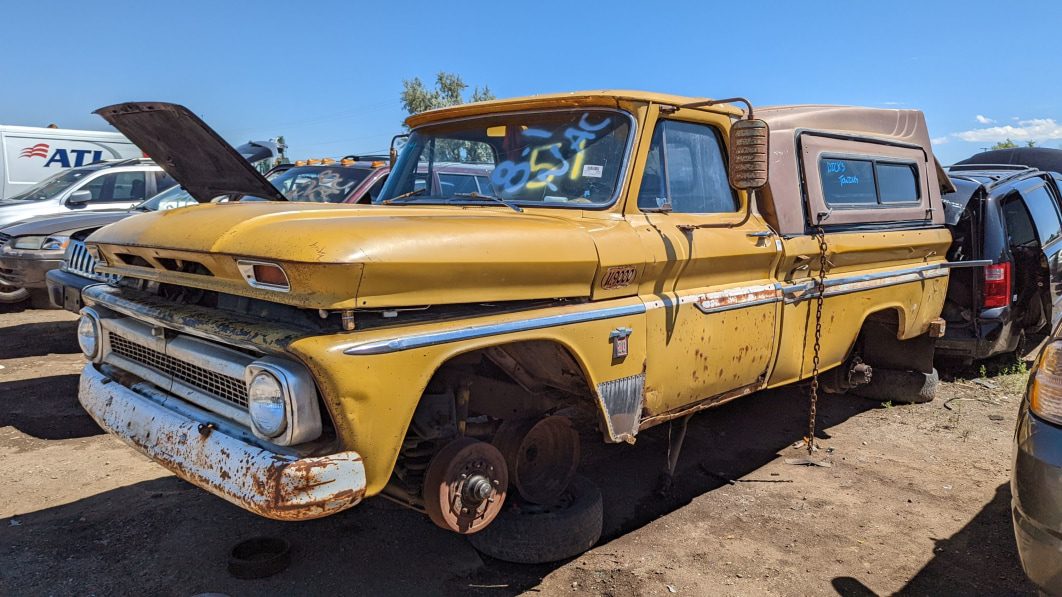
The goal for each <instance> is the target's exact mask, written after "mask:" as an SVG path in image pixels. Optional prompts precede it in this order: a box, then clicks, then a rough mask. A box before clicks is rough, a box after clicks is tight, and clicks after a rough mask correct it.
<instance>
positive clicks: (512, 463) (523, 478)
mask: <svg viewBox="0 0 1062 597" xmlns="http://www.w3.org/2000/svg"><path fill="white" fill-rule="evenodd" d="M492 443H493V444H494V445H495V446H496V447H497V448H498V450H499V451H500V452H501V453H502V456H504V457H505V463H506V464H507V465H508V469H509V479H510V483H511V484H512V486H513V487H515V488H516V490H517V491H518V492H519V493H520V497H522V498H524V499H525V500H527V501H528V502H531V503H533V504H551V503H553V502H555V501H556V500H557V499H558V498H560V496H561V494H562V493H564V490H565V489H567V488H568V485H569V484H570V483H571V481H572V478H573V477H575V469H576V467H577V466H578V465H579V434H578V432H576V431H575V428H574V427H573V426H572V423H571V420H570V419H568V418H567V417H561V416H555V415H554V416H546V417H542V418H538V419H518V420H510V421H506V422H505V423H503V424H502V426H501V427H500V428H499V429H498V432H497V433H496V434H495V435H494V441H493V442H492Z"/></svg>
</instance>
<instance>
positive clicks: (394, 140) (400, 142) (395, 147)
mask: <svg viewBox="0 0 1062 597" xmlns="http://www.w3.org/2000/svg"><path fill="white" fill-rule="evenodd" d="M407 140H409V133H406V134H404V135H395V136H394V137H391V153H390V155H391V167H392V168H394V167H395V162H397V161H398V152H399V151H400V150H401V149H402V148H403V147H405V145H406V141H407Z"/></svg>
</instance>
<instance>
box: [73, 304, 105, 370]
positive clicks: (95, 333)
mask: <svg viewBox="0 0 1062 597" xmlns="http://www.w3.org/2000/svg"><path fill="white" fill-rule="evenodd" d="M77 343H78V345H80V346H81V352H83V353H85V356H86V357H88V358H89V359H90V360H91V359H95V358H96V353H98V352H99V349H100V326H99V322H98V321H97V320H96V318H95V317H93V316H92V315H89V314H87V313H85V314H82V315H81V319H80V320H78V322H77Z"/></svg>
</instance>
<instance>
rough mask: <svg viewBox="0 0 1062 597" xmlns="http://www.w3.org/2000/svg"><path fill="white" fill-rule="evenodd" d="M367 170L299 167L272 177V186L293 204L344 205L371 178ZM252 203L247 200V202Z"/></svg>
mask: <svg viewBox="0 0 1062 597" xmlns="http://www.w3.org/2000/svg"><path fill="white" fill-rule="evenodd" d="M370 172H371V170H369V169H367V168H350V167H343V166H295V167H294V168H288V169H287V170H283V171H281V172H280V173H279V174H277V175H276V176H271V177H270V178H269V182H271V183H273V186H275V187H276V188H278V189H280V192H281V193H283V194H284V196H285V197H287V198H288V200H289V201H310V202H315V203H342V202H344V201H345V200H346V199H347V198H348V197H350V194H351V193H352V192H354V189H356V188H357V187H358V185H359V184H361V182H362V181H363V180H365V178H366V177H367V176H369V173H370ZM247 199H250V198H248V197H245V198H244V199H242V200H244V201H246V200H247Z"/></svg>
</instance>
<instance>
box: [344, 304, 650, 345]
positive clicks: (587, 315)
mask: <svg viewBox="0 0 1062 597" xmlns="http://www.w3.org/2000/svg"><path fill="white" fill-rule="evenodd" d="M645 311H646V307H645V304H643V303H638V304H634V305H624V306H620V307H606V308H604V309H594V310H589V311H577V312H574V313H564V314H561V315H547V316H545V317H532V318H530V319H524V320H522V321H509V322H505V323H490V324H485V325H472V326H468V327H464V328H459V329H455V330H442V331H438V332H425V333H422V334H412V335H409V336H404V337H398V338H389V339H386V340H371V341H368V342H355V343H354V344H352V345H350V346H348V347H347V348H346V349H344V350H343V353H344V354H349V355H356V356H360V355H372V354H385V353H390V352H399V351H402V350H410V349H413V348H421V347H424V346H435V345H437V344H448V343H450V342H459V341H461V340H473V339H476V338H485V337H487V336H500V335H504V334H512V333H516V332H526V331H529V330H539V329H543V328H550V327H557V326H560V325H568V324H573V323H585V322H588V321H598V320H601V319H612V318H614V317H624V316H627V315H640V314H642V313H645Z"/></svg>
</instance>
